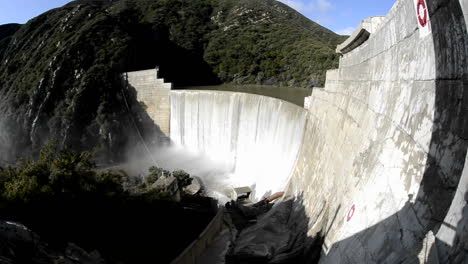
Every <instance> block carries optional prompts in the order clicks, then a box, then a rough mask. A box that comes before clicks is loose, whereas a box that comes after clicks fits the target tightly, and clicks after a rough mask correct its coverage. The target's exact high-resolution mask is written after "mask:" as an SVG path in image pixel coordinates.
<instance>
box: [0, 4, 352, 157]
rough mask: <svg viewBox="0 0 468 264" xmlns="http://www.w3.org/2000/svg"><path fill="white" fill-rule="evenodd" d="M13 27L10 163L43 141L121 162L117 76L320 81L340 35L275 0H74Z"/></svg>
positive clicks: (3, 49)
mask: <svg viewBox="0 0 468 264" xmlns="http://www.w3.org/2000/svg"><path fill="white" fill-rule="evenodd" d="M17 29H18V26H17V25H13V26H11V25H10V26H8V27H0V36H5V37H4V38H3V39H1V38H0V113H1V115H0V146H1V148H0V159H7V160H10V161H14V160H16V159H17V158H19V157H24V156H28V155H29V156H36V155H37V154H38V150H39V149H40V148H41V146H42V145H44V143H45V142H48V141H49V140H51V139H56V140H57V142H58V145H59V147H65V146H68V147H70V148H72V149H75V150H80V151H82V150H92V151H93V152H94V153H96V157H97V158H99V159H100V160H102V161H107V162H109V161H110V162H112V161H117V160H119V159H122V158H123V157H124V152H123V149H125V146H126V145H132V144H133V142H132V137H133V135H134V134H135V131H134V129H131V130H129V129H128V128H131V127H133V125H132V119H131V117H132V116H134V114H133V113H129V111H128V110H127V109H125V107H124V100H123V96H122V90H121V87H122V85H121V78H120V76H119V74H120V73H121V72H125V71H131V70H140V69H146V68H152V67H155V66H156V65H158V66H160V69H161V71H160V72H161V74H162V76H163V77H165V78H166V79H167V80H169V81H171V82H173V83H175V84H176V85H179V86H185V85H208V84H218V83H221V82H234V83H256V84H277V85H283V86H284V85H289V86H314V85H323V83H324V74H325V70H326V69H329V68H333V67H335V66H336V64H337V55H336V54H335V53H334V48H335V45H336V44H337V43H339V42H340V41H342V40H343V37H342V36H338V35H336V34H335V33H333V32H331V31H329V30H327V29H325V28H323V27H321V26H320V25H318V24H316V23H314V22H312V21H310V20H308V19H306V18H305V17H303V16H302V15H300V14H298V13H297V12H295V11H294V10H292V9H291V8H289V7H287V6H285V5H283V4H282V3H280V2H277V1H274V0H153V1H149V0H145V1H130V0H116V1H91V0H86V1H85V0H77V1H73V2H71V3H70V4H68V5H66V6H64V7H62V8H58V9H54V10H51V11H49V12H47V13H44V14H43V15H41V16H39V17H37V18H34V19H32V20H31V21H29V22H28V23H27V24H26V25H22V26H21V27H20V28H19V30H17ZM16 30H17V31H16ZM1 32H4V33H1ZM13 33H14V34H13ZM11 34H13V35H11ZM126 96H128V97H129V98H128V99H129V101H130V103H131V104H132V105H135V100H134V97H132V96H131V95H130V94H127V95H126ZM132 111H133V110H132ZM141 119H142V118H140V117H138V118H136V120H137V121H139V120H141ZM138 125H139V126H143V125H142V124H140V123H139V124H138ZM155 131H156V132H157V131H158V129H157V127H152V128H150V132H148V134H153V133H155Z"/></svg>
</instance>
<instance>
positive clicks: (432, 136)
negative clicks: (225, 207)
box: [135, 0, 468, 263]
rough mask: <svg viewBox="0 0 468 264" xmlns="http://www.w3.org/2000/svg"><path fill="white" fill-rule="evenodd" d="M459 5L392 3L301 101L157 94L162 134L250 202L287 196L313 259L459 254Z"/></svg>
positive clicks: (464, 65)
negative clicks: (312, 244) (314, 241)
mask: <svg viewBox="0 0 468 264" xmlns="http://www.w3.org/2000/svg"><path fill="white" fill-rule="evenodd" d="M466 9H467V1H466V0H433V1H430V0H425V1H423V0H421V1H420V0H399V1H397V2H396V3H395V5H394V6H393V8H392V9H391V11H390V12H389V14H387V16H385V18H378V19H374V20H375V21H377V20H378V21H377V22H378V23H372V25H371V29H370V31H366V32H367V33H366V32H363V33H362V32H361V33H360V32H356V33H355V34H353V36H354V37H355V41H353V40H350V41H348V42H347V43H348V44H349V45H348V44H346V43H345V44H346V45H344V46H342V48H343V47H344V48H346V50H345V51H343V52H342V53H344V54H343V56H342V57H341V59H340V64H339V68H338V69H335V70H330V71H328V72H327V78H326V84H325V87H324V89H314V90H313V92H312V95H311V97H310V99H309V100H310V105H309V109H308V111H306V110H304V109H302V108H300V107H297V106H295V105H292V104H289V103H286V102H283V101H281V100H278V99H274V98H268V97H264V96H259V95H249V94H242V93H232V92H215V91H182V90H180V91H174V90H173V91H170V92H169V97H170V107H167V105H165V106H164V107H165V108H164V111H163V112H164V115H165V116H166V117H167V116H169V115H170V137H171V139H172V141H173V142H174V143H175V144H177V145H180V146H184V147H186V148H187V149H188V150H189V151H193V152H200V153H205V154H209V155H210V157H211V158H212V159H213V160H216V161H221V162H224V163H225V164H226V167H227V168H228V169H227V171H229V172H230V173H229V175H227V176H226V181H227V182H228V183H229V184H231V185H233V187H236V186H250V187H251V188H252V189H253V190H255V193H254V199H255V200H258V199H260V198H261V197H263V196H264V195H267V194H270V193H272V192H276V191H282V190H285V192H286V196H288V197H294V200H295V201H294V204H295V206H296V210H295V211H296V212H297V211H300V210H304V211H305V216H306V218H307V222H308V223H309V226H308V228H307V235H308V236H309V237H317V236H319V235H320V236H324V238H325V240H324V244H323V246H322V256H321V259H320V262H321V263H428V262H429V263H461V262H462V261H466V259H468V242H467V241H468V231H467V230H468V229H467V228H468V224H467V223H468V207H467V200H468V193H467V191H468V165H467V163H468V157H467V146H468V59H467V58H468V33H467V28H466V25H467V23H466V11H467V10H466ZM375 21H374V22H375ZM371 22H372V21H371ZM366 27H368V25H367V26H366V25H364V24H363V27H361V28H360V29H359V30H361V31H362V30H363V29H365V28H366ZM135 87H136V89H137V91H138V90H139V89H140V88H138V87H141V86H139V85H136V86H135ZM164 96H167V93H166V92H165V94H164ZM150 97H151V96H149V97H148V98H146V97H142V98H141V99H142V102H145V104H147V103H148V105H149V104H150V103H151V102H150V101H151V100H152V99H150ZM165 98H167V97H165ZM146 102H147V103H146ZM164 104H165V103H163V105H164ZM166 119H167V118H166ZM155 120H156V119H155ZM155 122H156V123H157V122H158V121H155ZM168 130H169V129H168ZM168 133H169V132H168ZM293 211H294V210H293ZM259 230H260V229H259ZM259 232H263V231H259ZM269 232H270V231H269ZM271 232H272V231H271ZM271 232H270V233H269V234H271ZM250 234H255V233H254V232H252V233H250ZM283 234H288V235H289V234H290V232H289V231H288V232H284V233H283ZM247 235H248V234H247ZM240 236H241V240H242V239H243V238H242V233H241V235H240ZM285 236H286V235H285ZM261 237H262V236H261V235H259V236H255V239H256V241H260V242H261V243H260V245H261V246H260V247H259V248H262V249H264V248H265V247H264V245H265V244H266V243H264V242H265V241H263V240H261ZM244 238H245V237H244ZM265 239H266V240H274V239H269V237H268V236H265ZM243 241H249V243H250V242H251V241H253V240H249V239H244V240H243ZM278 241H279V240H278ZM267 242H268V241H267ZM249 243H246V245H247V247H248V246H249V245H248V244H249ZM253 248H254V249H255V247H253ZM251 252H252V251H251Z"/></svg>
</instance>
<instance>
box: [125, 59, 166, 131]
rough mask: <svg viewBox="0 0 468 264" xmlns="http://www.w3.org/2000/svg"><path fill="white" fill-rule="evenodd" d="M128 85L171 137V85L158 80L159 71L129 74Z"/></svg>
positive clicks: (155, 121)
mask: <svg viewBox="0 0 468 264" xmlns="http://www.w3.org/2000/svg"><path fill="white" fill-rule="evenodd" d="M126 76H127V78H128V84H129V85H130V86H131V87H132V88H134V89H135V90H136V92H137V94H136V95H137V100H138V102H139V103H140V104H141V105H142V106H143V108H145V109H146V112H147V113H148V115H149V116H150V118H151V119H152V120H153V122H154V123H155V124H156V125H158V126H159V128H160V130H161V131H162V132H163V133H164V134H165V135H166V136H169V130H170V111H171V105H170V104H171V103H170V96H169V94H170V91H171V89H172V84H171V83H166V82H165V81H164V79H162V78H158V69H157V68H156V69H151V70H144V71H134V72H127V74H126Z"/></svg>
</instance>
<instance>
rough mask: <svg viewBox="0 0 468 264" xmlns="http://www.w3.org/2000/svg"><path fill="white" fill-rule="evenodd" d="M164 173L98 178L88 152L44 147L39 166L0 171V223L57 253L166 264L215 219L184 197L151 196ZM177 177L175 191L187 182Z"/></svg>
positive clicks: (205, 206)
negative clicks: (25, 230)
mask: <svg viewBox="0 0 468 264" xmlns="http://www.w3.org/2000/svg"><path fill="white" fill-rule="evenodd" d="M163 172H164V170H162V169H160V168H157V167H152V168H151V169H150V173H149V174H148V176H147V177H146V178H139V177H130V176H127V175H126V174H125V173H124V172H111V171H101V172H96V170H95V165H94V164H93V162H92V161H91V156H90V155H89V154H88V153H77V152H72V151H66V150H65V151H57V150H56V149H55V147H54V146H53V145H48V146H47V147H45V148H44V149H43V150H42V151H41V154H40V157H39V159H38V160H36V161H23V162H21V163H20V164H18V166H15V167H9V168H1V167H0V215H1V216H2V217H1V220H8V221H15V222H20V223H22V224H25V225H26V226H27V227H29V228H31V229H32V230H34V231H35V232H37V233H39V235H40V236H41V237H42V238H43V239H45V240H46V241H47V242H49V243H50V244H51V245H52V246H53V247H54V248H56V249H58V250H59V251H60V250H62V251H63V249H64V248H65V246H66V245H67V242H73V243H76V244H78V245H79V246H80V247H83V248H84V249H85V250H87V251H93V250H98V251H99V252H100V253H101V254H102V255H103V257H104V258H105V259H106V260H108V261H109V262H111V263H154V261H155V260H157V261H158V263H168V262H170V260H172V259H173V258H174V257H176V256H177V255H178V254H179V253H180V252H181V251H182V250H183V249H184V248H185V247H186V246H187V245H188V244H189V243H190V242H191V241H192V240H193V239H195V238H196V237H197V236H198V235H199V234H200V233H201V231H202V230H203V228H205V226H206V224H207V223H208V222H209V221H210V220H211V217H212V216H213V212H212V211H211V209H210V208H211V202H212V201H211V200H210V199H208V198H203V197H200V196H189V195H184V196H183V198H182V201H181V202H180V203H177V202H173V201H171V200H170V199H168V198H170V197H169V196H168V194H167V193H164V192H163V191H161V190H158V189H154V187H153V183H154V182H155V181H156V180H157V179H158V178H159V177H160V176H161V175H162V173H163ZM166 173H169V172H166ZM174 176H175V177H177V178H178V179H179V188H180V189H183V187H184V186H186V185H189V184H190V182H191V178H190V177H189V175H188V174H187V173H185V172H183V171H175V172H174ZM188 219H190V220H189V221H190V222H187V221H188ZM174 234H177V240H173V239H172V238H173V236H174ZM3 242H4V241H3ZM0 248H1V247H0ZM21 257H22V258H23V260H24V259H27V258H26V256H21ZM29 257H31V259H34V256H29ZM31 259H30V260H29V261H28V263H32V261H31Z"/></svg>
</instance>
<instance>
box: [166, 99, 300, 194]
mask: <svg viewBox="0 0 468 264" xmlns="http://www.w3.org/2000/svg"><path fill="white" fill-rule="evenodd" d="M305 120H306V111H305V110H304V109H302V108H300V107H298V106H296V105H293V104H291V103H288V102H285V101H281V100H278V99H274V98H270V97H265V96H259V95H251V94H244V93H232V92H215V91H173V92H172V93H171V139H172V140H173V141H174V143H175V144H178V145H180V146H184V147H185V148H186V149H187V150H188V151H192V152H201V153H209V155H210V157H212V158H213V159H215V160H216V161H218V162H224V163H226V167H227V168H228V171H229V174H230V176H229V178H230V179H229V183H230V184H231V185H232V186H233V187H241V186H250V187H251V189H252V190H253V193H252V198H254V200H259V199H261V198H262V197H263V196H265V195H267V194H271V193H274V192H277V191H281V190H283V189H284V188H285V187H286V184H287V182H288V180H289V176H290V175H291V174H292V170H293V168H294V164H295V162H296V158H297V155H298V152H299V148H300V146H301V143H302V137H303V133H304V127H305Z"/></svg>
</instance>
